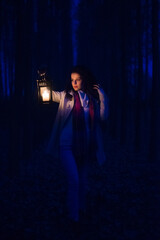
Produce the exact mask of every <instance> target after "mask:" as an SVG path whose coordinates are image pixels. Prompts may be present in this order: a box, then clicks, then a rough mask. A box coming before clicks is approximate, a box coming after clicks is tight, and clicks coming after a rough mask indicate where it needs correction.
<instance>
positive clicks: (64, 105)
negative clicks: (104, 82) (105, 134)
mask: <svg viewBox="0 0 160 240" xmlns="http://www.w3.org/2000/svg"><path fill="white" fill-rule="evenodd" d="M69 93H70V94H71V95H72V96H74V95H73V91H72V90H71V91H70V92H69ZM98 93H99V99H100V104H97V109H98V113H97V114H98V115H99V116H98V117H99V118H100V119H101V120H106V119H107V117H108V100H107V96H106V94H105V93H104V91H103V89H101V88H100V89H98ZM52 100H53V101H54V102H57V103H59V108H58V112H57V115H56V119H55V122H54V125H53V129H52V132H51V137H50V139H49V143H48V145H47V149H46V152H47V154H50V155H52V156H54V157H55V158H57V157H58V156H59V137H60V133H61V130H62V128H63V126H64V124H65V122H66V120H67V118H68V117H69V115H70V112H71V111H72V109H73V105H74V97H72V99H71V100H69V99H68V98H66V92H65V91H62V92H57V91H52ZM95 134H96V140H97V152H96V157H97V160H98V163H99V164H100V165H101V164H103V163H104V161H105V160H106V156H105V152H104V143H103V138H102V130H101V127H100V126H99V125H98V126H97V127H96V133H95Z"/></svg>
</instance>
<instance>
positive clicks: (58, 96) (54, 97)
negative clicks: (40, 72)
mask: <svg viewBox="0 0 160 240" xmlns="http://www.w3.org/2000/svg"><path fill="white" fill-rule="evenodd" d="M62 93H63V91H62V92H58V91H53V90H52V101H53V102H57V103H59V102H60V99H61V96H62Z"/></svg>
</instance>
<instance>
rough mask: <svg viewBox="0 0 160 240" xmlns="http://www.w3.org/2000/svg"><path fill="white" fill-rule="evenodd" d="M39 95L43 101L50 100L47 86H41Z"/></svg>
mask: <svg viewBox="0 0 160 240" xmlns="http://www.w3.org/2000/svg"><path fill="white" fill-rule="evenodd" d="M41 95H42V101H43V102H45V101H49V100H50V91H49V90H48V89H47V88H43V90H42V93H41Z"/></svg>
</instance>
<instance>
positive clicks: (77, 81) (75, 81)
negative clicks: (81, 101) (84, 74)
mask: <svg viewBox="0 0 160 240" xmlns="http://www.w3.org/2000/svg"><path fill="white" fill-rule="evenodd" d="M71 84H72V87H73V89H74V90H75V91H78V90H81V89H82V79H81V76H80V75H79V74H78V73H72V74H71Z"/></svg>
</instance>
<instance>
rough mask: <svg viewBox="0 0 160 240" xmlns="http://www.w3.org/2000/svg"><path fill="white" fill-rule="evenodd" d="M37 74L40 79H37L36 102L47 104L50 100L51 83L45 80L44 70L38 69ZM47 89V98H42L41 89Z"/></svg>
mask: <svg viewBox="0 0 160 240" xmlns="http://www.w3.org/2000/svg"><path fill="white" fill-rule="evenodd" d="M38 74H39V76H40V79H38V80H37V90H38V102H39V103H42V104H49V103H51V102H52V84H51V82H50V81H47V80H46V71H41V70H38ZM46 90H47V91H49V96H48V95H47V96H46V98H49V99H48V100H43V97H42V94H43V91H46Z"/></svg>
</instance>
